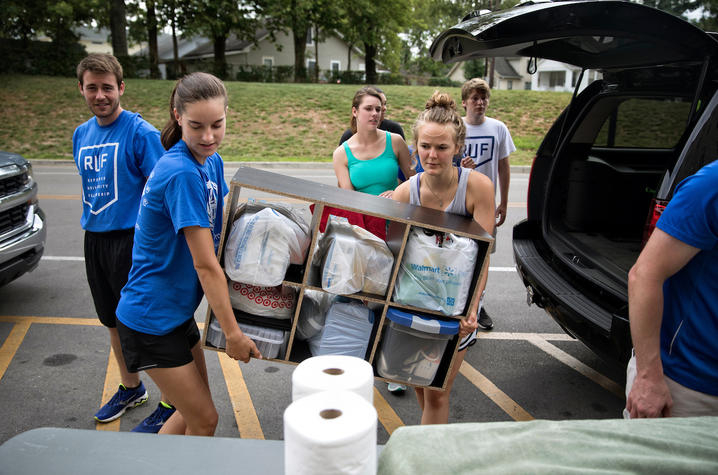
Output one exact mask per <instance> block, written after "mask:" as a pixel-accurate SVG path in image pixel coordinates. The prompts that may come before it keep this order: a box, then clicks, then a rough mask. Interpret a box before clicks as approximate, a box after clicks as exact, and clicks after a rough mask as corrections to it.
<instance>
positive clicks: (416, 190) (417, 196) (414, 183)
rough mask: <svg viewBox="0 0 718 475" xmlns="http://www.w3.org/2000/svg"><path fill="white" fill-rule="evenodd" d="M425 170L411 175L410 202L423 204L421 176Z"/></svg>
mask: <svg viewBox="0 0 718 475" xmlns="http://www.w3.org/2000/svg"><path fill="white" fill-rule="evenodd" d="M422 173H423V172H419V173H417V174H416V175H414V176H412V177H409V203H411V204H413V205H417V206H421V191H420V188H421V179H420V178H419V177H420V176H421V174H422Z"/></svg>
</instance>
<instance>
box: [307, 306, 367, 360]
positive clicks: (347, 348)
mask: <svg viewBox="0 0 718 475" xmlns="http://www.w3.org/2000/svg"><path fill="white" fill-rule="evenodd" d="M373 324H374V312H372V311H371V309H369V308H368V307H367V306H366V305H363V304H361V303H359V302H354V301H353V302H338V301H335V302H334V303H333V304H332V306H331V307H329V311H328V312H327V316H326V321H325V322H324V328H323V329H322V331H321V332H320V333H318V334H317V335H315V336H314V337H312V338H310V339H309V350H310V351H311V353H312V356H321V355H347V356H355V357H357V358H362V359H364V357H365V356H366V350H367V347H368V345H369V339H370V338H371V332H372V326H373Z"/></svg>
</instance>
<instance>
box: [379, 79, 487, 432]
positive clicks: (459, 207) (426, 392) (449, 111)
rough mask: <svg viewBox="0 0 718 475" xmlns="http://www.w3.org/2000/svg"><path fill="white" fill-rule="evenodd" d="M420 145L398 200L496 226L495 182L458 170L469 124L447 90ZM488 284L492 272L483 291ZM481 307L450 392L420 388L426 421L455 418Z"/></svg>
mask: <svg viewBox="0 0 718 475" xmlns="http://www.w3.org/2000/svg"><path fill="white" fill-rule="evenodd" d="M413 135H414V149H415V150H416V153H417V154H418V156H419V161H420V162H421V166H422V167H423V168H424V171H423V172H422V173H420V174H418V175H415V176H413V177H411V178H410V179H409V181H406V182H404V183H402V184H401V185H399V187H398V188H397V189H396V190H394V194H393V196H392V198H393V199H394V200H396V201H401V202H403V203H411V204H415V205H421V206H424V207H426V208H433V209H438V210H442V211H445V212H447V213H454V214H462V215H466V216H473V218H474V220H475V221H476V222H477V223H479V224H480V225H481V227H482V228H484V230H486V232H488V233H491V232H492V231H493V229H494V222H495V221H494V209H495V207H494V185H493V184H492V183H491V180H490V179H489V178H488V177H487V176H486V175H484V174H482V173H471V170H470V169H467V168H463V169H462V168H457V167H455V166H454V165H453V162H452V158H453V157H454V155H456V154H457V153H458V152H459V150H460V149H461V146H462V145H463V143H464V137H465V135H466V127H465V126H464V122H463V120H461V116H460V115H459V114H458V112H457V111H456V103H455V102H454V100H453V99H452V98H451V96H449V95H448V94H446V93H440V92H438V91H437V92H435V93H434V95H432V96H431V98H430V99H429V100H428V101H427V102H426V107H425V108H424V110H423V111H422V112H421V113H420V114H419V117H418V118H417V119H416V122H415V123H414V127H413ZM485 285H486V274H484V277H483V279H482V281H481V283H480V284H479V289H478V291H479V293H482V292H483V290H484V286H485ZM478 310H479V309H478V305H476V306H475V307H474V308H471V309H470V310H469V314H468V316H467V317H466V318H465V319H463V320H461V324H460V329H459V337H460V338H462V341H461V344H460V345H459V353H458V354H457V355H456V359H455V360H454V365H453V366H452V368H451V373H450V374H449V377H448V380H447V384H446V391H436V390H433V389H428V388H416V396H417V399H418V401H419V406H420V407H421V410H422V415H421V423H422V424H446V423H447V422H448V421H449V396H450V394H451V387H452V386H453V384H454V380H455V379H456V375H457V374H458V372H459V367H460V366H461V363H462V362H463V361H464V356H465V355H466V351H465V350H466V348H468V347H469V346H470V345H471V343H472V342H473V341H474V340H475V338H476V328H477V327H478V324H477V319H476V316H477V314H478Z"/></svg>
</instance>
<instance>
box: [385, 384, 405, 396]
mask: <svg viewBox="0 0 718 475" xmlns="http://www.w3.org/2000/svg"><path fill="white" fill-rule="evenodd" d="M386 389H387V391H389V392H390V393H394V394H400V393H403V392H404V391H406V386H404V385H403V384H399V383H387V385H386Z"/></svg>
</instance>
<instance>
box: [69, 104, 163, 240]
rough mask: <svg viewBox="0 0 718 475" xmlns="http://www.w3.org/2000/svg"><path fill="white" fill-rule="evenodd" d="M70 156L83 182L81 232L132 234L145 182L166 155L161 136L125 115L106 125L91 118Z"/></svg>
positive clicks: (140, 120) (77, 134) (132, 115)
mask: <svg viewBox="0 0 718 475" xmlns="http://www.w3.org/2000/svg"><path fill="white" fill-rule="evenodd" d="M72 150H73V157H74V159H75V165H77V170H78V172H79V173H80V177H81V178H82V219H81V224H82V229H85V230H87V231H95V232H106V231H116V230H119V229H132V228H133V227H134V225H135V221H136V219H137V209H138V207H139V205H140V196H141V194H142V188H143V186H144V184H145V179H146V177H147V176H149V174H150V172H151V171H152V169H153V168H154V166H155V163H157V160H159V158H160V157H161V156H162V154H163V153H164V152H165V150H164V148H163V147H162V143H161V142H160V133H159V131H158V130H157V129H156V128H155V127H153V126H152V125H151V124H150V123H149V122H147V121H146V120H144V119H143V118H142V116H140V114H137V113H133V112H129V111H126V110H123V111H122V112H121V113H120V115H119V117H118V118H117V119H116V120H115V121H114V122H113V123H112V124H110V125H106V126H101V125H99V124H98V123H97V119H96V118H95V117H93V118H91V119H90V120H88V121H87V122H85V123H84V124H82V125H80V126H79V127H77V129H75V133H74V134H73V136H72Z"/></svg>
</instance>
